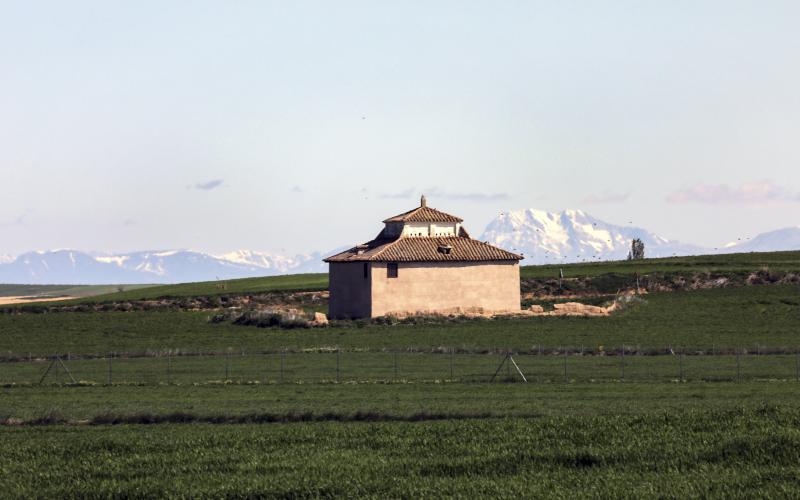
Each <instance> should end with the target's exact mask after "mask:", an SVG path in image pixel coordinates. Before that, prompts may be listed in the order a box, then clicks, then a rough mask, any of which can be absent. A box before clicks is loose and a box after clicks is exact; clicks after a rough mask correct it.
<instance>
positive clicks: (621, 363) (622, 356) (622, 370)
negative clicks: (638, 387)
mask: <svg viewBox="0 0 800 500" xmlns="http://www.w3.org/2000/svg"><path fill="white" fill-rule="evenodd" d="M619 368H620V374H621V375H622V377H621V380H625V344H622V351H620V357H619Z"/></svg>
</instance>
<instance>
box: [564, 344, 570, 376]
mask: <svg viewBox="0 0 800 500" xmlns="http://www.w3.org/2000/svg"><path fill="white" fill-rule="evenodd" d="M568 380H569V378H567V348H566V347H565V348H564V382H567V381H568Z"/></svg>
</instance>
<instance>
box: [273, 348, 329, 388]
mask: <svg viewBox="0 0 800 500" xmlns="http://www.w3.org/2000/svg"><path fill="white" fill-rule="evenodd" d="M337 353H338V351H337ZM284 358H286V349H283V350H281V382H283V360H284ZM337 366H338V364H337Z"/></svg>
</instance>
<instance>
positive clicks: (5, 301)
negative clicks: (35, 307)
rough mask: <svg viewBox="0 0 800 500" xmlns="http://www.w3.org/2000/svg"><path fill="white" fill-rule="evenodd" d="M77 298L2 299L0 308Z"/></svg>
mask: <svg viewBox="0 0 800 500" xmlns="http://www.w3.org/2000/svg"><path fill="white" fill-rule="evenodd" d="M74 298H76V297H36V296H33V297H30V296H28V297H23V296H17V297H0V306H7V305H12V304H34V303H36V302H52V301H54V300H69V299H74Z"/></svg>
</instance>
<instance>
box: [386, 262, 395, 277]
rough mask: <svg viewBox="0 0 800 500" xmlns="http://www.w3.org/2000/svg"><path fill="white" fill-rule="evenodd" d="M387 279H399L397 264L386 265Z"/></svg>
mask: <svg viewBox="0 0 800 500" xmlns="http://www.w3.org/2000/svg"><path fill="white" fill-rule="evenodd" d="M386 277H387V278H397V262H389V263H388V264H387V265H386Z"/></svg>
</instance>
